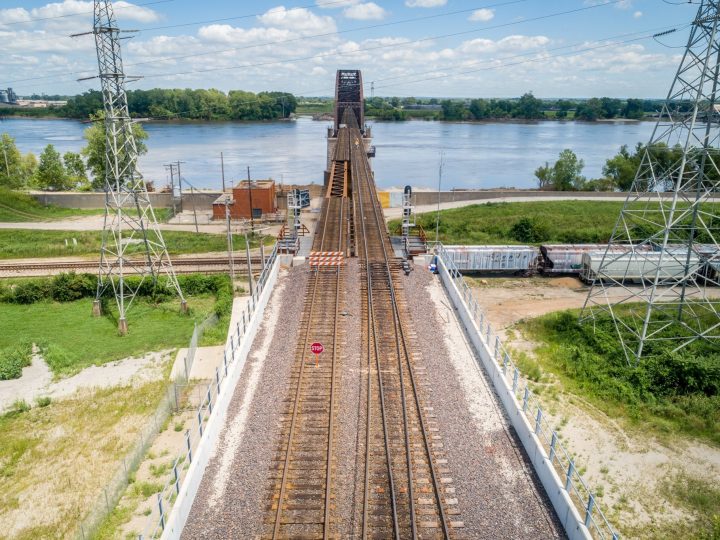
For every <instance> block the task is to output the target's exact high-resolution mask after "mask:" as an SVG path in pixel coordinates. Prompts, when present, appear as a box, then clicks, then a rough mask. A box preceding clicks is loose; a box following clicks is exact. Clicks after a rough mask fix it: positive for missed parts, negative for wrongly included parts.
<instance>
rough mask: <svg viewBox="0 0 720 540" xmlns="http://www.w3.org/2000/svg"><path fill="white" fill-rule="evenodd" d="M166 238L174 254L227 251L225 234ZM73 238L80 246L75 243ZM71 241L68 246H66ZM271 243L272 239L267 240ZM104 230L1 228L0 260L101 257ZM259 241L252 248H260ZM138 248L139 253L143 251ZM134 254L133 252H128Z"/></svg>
mask: <svg viewBox="0 0 720 540" xmlns="http://www.w3.org/2000/svg"><path fill="white" fill-rule="evenodd" d="M163 238H164V239H165V243H166V245H167V248H168V252H169V253H170V254H171V255H178V254H181V253H207V252H210V251H227V237H226V236H225V235H224V234H204V233H202V234H198V233H194V232H183V231H163ZM73 239H75V241H76V242H77V245H75V244H74V243H73ZM66 240H67V243H68V245H65V241H66ZM266 240H267V241H268V242H269V241H271V240H272V238H271V237H267V239H266ZM101 241H102V240H101V235H100V231H41V230H29V229H0V259H25V258H33V257H62V256H68V257H69V256H86V255H92V256H98V254H99V253H100V246H101ZM258 245H259V241H258V240H257V239H254V240H251V241H250V247H257V246H258ZM233 246H234V249H235V250H236V251H241V250H244V249H245V236H244V235H234V236H233ZM141 247H142V246H141V245H138V246H136V247H135V251H139V250H140V249H141ZM128 253H130V254H131V253H132V251H128Z"/></svg>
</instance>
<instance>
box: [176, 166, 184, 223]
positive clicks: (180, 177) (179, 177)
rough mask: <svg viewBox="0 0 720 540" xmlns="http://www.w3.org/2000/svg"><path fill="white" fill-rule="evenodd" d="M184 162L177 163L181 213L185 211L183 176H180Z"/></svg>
mask: <svg viewBox="0 0 720 540" xmlns="http://www.w3.org/2000/svg"><path fill="white" fill-rule="evenodd" d="M181 163H185V162H184V161H178V162H177V174H178V186H179V187H180V212H182V211H183V194H182V175H181V174H180V164H181Z"/></svg>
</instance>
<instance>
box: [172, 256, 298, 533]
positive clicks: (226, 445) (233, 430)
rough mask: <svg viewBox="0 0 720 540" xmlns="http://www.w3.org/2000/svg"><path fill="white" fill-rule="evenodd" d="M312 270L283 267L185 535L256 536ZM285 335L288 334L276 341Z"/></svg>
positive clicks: (265, 500) (263, 512)
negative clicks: (306, 288)
mask: <svg viewBox="0 0 720 540" xmlns="http://www.w3.org/2000/svg"><path fill="white" fill-rule="evenodd" d="M307 276H308V274H307V267H304V266H300V267H297V268H292V269H290V270H287V271H286V270H283V271H282V272H281V275H280V278H279V280H278V285H277V289H276V290H275V291H274V293H273V295H272V297H271V299H270V302H269V304H268V307H267V309H266V312H265V313H266V315H265V320H264V321H263V323H262V325H261V327H260V331H259V333H258V335H257V336H256V338H255V341H254V342H253V347H252V350H253V351H254V352H253V353H251V354H250V355H249V357H248V359H247V363H246V365H245V367H244V371H243V373H242V376H241V379H240V384H239V385H238V387H237V388H236V389H235V392H234V394H233V397H232V399H231V402H230V408H229V411H228V419H227V424H226V426H225V428H224V429H223V431H222V432H221V434H220V441H219V443H218V447H217V451H216V452H215V455H214V456H211V459H210V463H209V465H208V467H207V468H206V469H205V474H204V477H203V479H202V482H201V484H200V488H199V490H198V494H197V496H196V498H195V502H194V504H193V507H192V511H191V513H190V518H189V519H188V522H187V524H186V526H185V529H184V531H183V534H182V538H184V539H192V538H213V539H214V538H254V537H257V536H258V535H259V534H260V533H261V532H262V524H263V518H264V515H265V508H266V506H267V505H268V503H269V498H268V497H269V494H268V493H267V490H266V486H267V481H266V480H267V476H268V471H269V470H270V466H271V461H272V458H273V452H272V448H273V445H274V442H275V440H276V437H277V434H278V432H279V429H280V424H279V422H280V417H281V413H282V411H283V407H284V403H283V396H285V394H286V389H287V381H288V379H289V376H290V370H291V367H292V362H293V359H294V356H295V340H294V339H293V338H292V337H291V336H295V335H297V332H298V327H299V324H300V320H299V314H300V312H301V310H302V303H303V295H302V294H298V291H304V290H305V286H306V282H307ZM278 336H284V337H287V339H274V337H278Z"/></svg>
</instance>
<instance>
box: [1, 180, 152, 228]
mask: <svg viewBox="0 0 720 540" xmlns="http://www.w3.org/2000/svg"><path fill="white" fill-rule="evenodd" d="M102 213H103V210H102V209H96V208H93V209H88V210H83V209H78V208H60V207H59V206H44V205H42V204H40V203H39V202H38V201H37V200H36V199H35V198H34V197H32V196H30V195H28V194H27V193H21V192H18V191H12V190H9V189H6V188H0V221H3V222H11V223H17V222H28V221H50V220H54V219H63V218H69V217H78V216H92V215H97V214H102ZM158 219H160V218H159V217H158Z"/></svg>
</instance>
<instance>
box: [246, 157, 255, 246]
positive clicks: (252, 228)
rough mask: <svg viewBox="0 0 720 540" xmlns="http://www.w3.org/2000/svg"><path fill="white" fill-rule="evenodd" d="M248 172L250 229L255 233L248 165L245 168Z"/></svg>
mask: <svg viewBox="0 0 720 540" xmlns="http://www.w3.org/2000/svg"><path fill="white" fill-rule="evenodd" d="M247 174H248V195H249V197H250V229H251V231H252V233H253V234H254V233H255V216H254V215H253V200H252V180H250V165H248V168H247Z"/></svg>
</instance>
